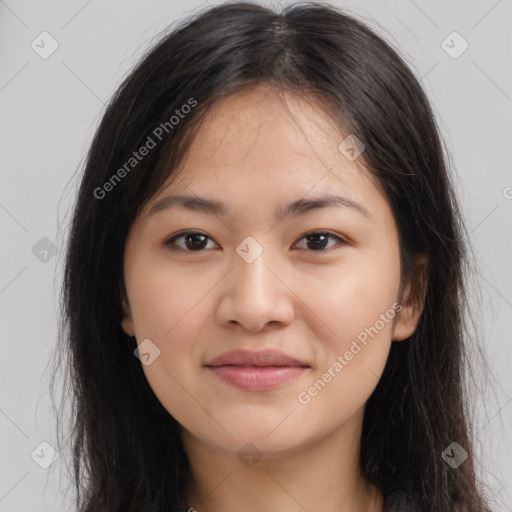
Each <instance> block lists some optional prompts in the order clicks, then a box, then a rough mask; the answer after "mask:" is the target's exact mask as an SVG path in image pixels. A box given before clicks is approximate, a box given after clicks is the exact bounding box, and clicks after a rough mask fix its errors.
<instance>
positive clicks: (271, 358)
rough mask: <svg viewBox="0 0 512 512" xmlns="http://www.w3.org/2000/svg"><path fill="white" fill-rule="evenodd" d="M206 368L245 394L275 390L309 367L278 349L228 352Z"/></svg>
mask: <svg viewBox="0 0 512 512" xmlns="http://www.w3.org/2000/svg"><path fill="white" fill-rule="evenodd" d="M205 366H206V367H207V368H208V369H209V370H210V371H212V372H213V373H214V374H215V375H216V376H217V377H219V378H221V379H222V380H223V381H224V382H226V383H228V384H230V385H232V386H235V387H237V388H240V389H244V390H246V391H267V390H271V389H276V388H278V387H280V386H282V385H283V384H285V383H287V382H289V381H291V380H293V379H295V378H297V377H299V376H300V375H301V374H302V373H303V372H304V371H306V370H307V369H308V368H310V366H309V365H308V364H306V363H304V362H302V361H299V360H297V359H295V358H293V357H290V356H288V355H286V354H284V353H283V352H279V351H276V350H264V351H260V352H252V351H247V350H236V351H232V352H226V353H224V354H221V355H220V356H218V357H216V358H215V359H213V360H212V361H211V362H210V363H208V364H206V365H205Z"/></svg>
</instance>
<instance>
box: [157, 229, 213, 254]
mask: <svg viewBox="0 0 512 512" xmlns="http://www.w3.org/2000/svg"><path fill="white" fill-rule="evenodd" d="M180 239H182V242H181V243H180V244H178V243H177V241H178V240H180ZM208 239H210V237H208V236H206V235H205V234H203V233H200V232H198V231H185V232H183V233H179V234H178V235H174V236H172V237H171V238H169V239H168V240H166V241H165V242H164V244H163V245H164V246H165V247H167V248H169V250H171V251H175V252H200V251H202V250H203V249H205V247H206V243H207V240H208ZM210 240H211V239H210Z"/></svg>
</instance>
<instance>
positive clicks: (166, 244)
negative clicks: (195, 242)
mask: <svg viewBox="0 0 512 512" xmlns="http://www.w3.org/2000/svg"><path fill="white" fill-rule="evenodd" d="M186 235H203V236H205V237H206V238H208V239H210V240H212V239H211V238H210V237H209V236H207V235H205V234H204V233H201V232H200V231H182V232H181V233H178V234H176V235H173V236H171V237H170V238H168V239H167V240H165V241H164V242H163V244H162V245H163V246H164V247H166V248H167V249H168V250H170V251H172V252H181V253H201V252H204V251H205V250H206V249H198V250H197V251H191V250H187V249H181V248H176V245H175V241H176V240H178V239H179V238H182V237H184V236H186ZM311 235H327V236H328V237H330V238H336V239H337V240H338V241H339V243H341V245H346V244H348V242H347V240H345V239H343V238H341V237H340V236H338V235H334V234H333V233H330V232H328V231H321V230H318V231H308V232H307V233H305V234H304V235H302V236H301V237H300V238H299V240H303V239H304V238H307V237H308V236H311ZM329 249H332V247H329V248H326V249H319V250H316V251H315V250H307V249H305V250H306V251H308V252H314V253H325V252H327V251H328V250H329ZM338 249H339V247H338ZM334 250H336V249H334Z"/></svg>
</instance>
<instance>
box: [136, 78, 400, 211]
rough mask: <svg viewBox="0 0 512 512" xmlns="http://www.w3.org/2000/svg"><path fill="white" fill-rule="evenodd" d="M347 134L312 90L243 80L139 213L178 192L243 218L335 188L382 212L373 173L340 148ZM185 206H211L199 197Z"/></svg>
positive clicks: (220, 103)
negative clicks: (302, 92) (307, 93)
mask: <svg viewBox="0 0 512 512" xmlns="http://www.w3.org/2000/svg"><path fill="white" fill-rule="evenodd" d="M346 137H347V133H345V132H344V131H343V129H341V128H340V127H339V126H338V125H337V124H336V123H335V122H334V121H333V120H332V119H331V118H330V117H329V116H328V115H326V114H325V111H324V109H323V108H322V105H320V104H319V103H315V101H314V100H313V98H310V97H299V96H296V95H291V94H282V93H279V92H278V91H277V90H276V89H273V88H270V87H267V86H255V87H251V88H246V89H244V90H242V91H239V92H237V93H235V94H233V95H231V96H228V97H225V98H223V99H221V100H218V101H216V102H215V103H214V104H213V106H212V108H211V109H210V110H209V112H208V114H207V115H206V116H205V118H204V121H203V122H202V124H201V126H200V128H199V130H198V131H197V133H196V136H195V138H194V140H193V141H192V143H191V144H190V146H189V147H188V149H187V152H186V154H185V157H184V159H183V160H182V162H181V164H180V166H179V167H178V168H177V169H176V170H175V171H174V172H173V173H172V174H171V175H170V177H169V179H168V180H167V182H166V183H165V184H164V185H163V187H161V188H160V190H159V191H158V192H157V193H156V194H154V196H153V197H152V199H151V200H150V201H149V202H148V204H146V206H145V207H144V210H143V212H142V215H141V216H142V217H143V218H144V219H148V218H149V217H150V216H151V215H152V212H153V213H154V211H155V209H156V210H158V209H159V205H158V203H160V205H161V204H162V203H163V204H164V207H163V208H161V210H164V209H166V208H165V206H166V205H165V202H166V198H167V197H168V196H170V195H172V196H175V195H177V194H179V195H180V196H188V197H189V199H190V197H194V196H195V197H197V198H207V199H209V200H211V201H213V202H222V203H224V204H225V205H226V208H225V210H229V212H231V213H229V215H228V216H229V217H230V218H233V216H235V217H236V218H237V219H238V220H240V221H242V220H243V219H246V218H247V219H250V220H251V221H252V220H254V219H256V217H257V216H259V215H260V214H261V216H262V217H263V215H271V216H273V218H279V217H283V216H285V215H286V212H287V211H288V212H290V211H291V210H290V208H289V207H290V206H291V207H292V209H293V205H292V203H297V202H299V200H302V201H304V200H306V199H312V200H315V199H316V198H320V197H325V196H327V195H332V196H338V197H339V196H341V197H342V198H343V199H344V200H346V201H347V202H352V203H356V204H358V205H360V206H361V207H362V208H360V210H366V212H367V213H368V214H369V215H367V218H372V217H373V218H378V217H379V216H381V217H382V216H383V217H382V218H383V220H384V217H389V214H390V209H389V206H388V203H387V200H386V198H385V196H384V194H383V193H382V191H381V188H380V185H379V183H378V182H377V179H376V178H375V177H374V176H373V175H372V174H371V173H370V172H369V171H368V169H366V167H365V165H364V164H363V159H362V157H359V158H358V159H356V160H353V161H351V160H349V159H348V158H347V157H346V156H345V155H344V154H343V153H342V152H341V151H340V150H339V145H340V142H341V141H343V140H344V138H346ZM171 203H172V200H171V202H170V203H169V204H171ZM194 203H196V204H195V205H194ZM178 204H179V202H178ZM181 204H182V205H183V201H182V202H181ZM175 205H176V203H175ZM175 205H174V206H175ZM167 206H169V205H167ZM188 206H191V208H189V211H192V210H194V209H196V211H199V210H202V211H207V210H208V209H209V208H210V206H205V205H204V204H203V205H198V202H197V201H192V203H191V202H190V201H188V205H187V207H188ZM196 206H197V208H196ZM300 208H302V206H299V209H300ZM306 208H308V206H306ZM313 209H314V208H311V209H310V211H311V210H313ZM267 210H268V211H267ZM303 210H304V209H303ZM355 210H357V207H356V208H355V209H353V213H355ZM295 211H299V210H298V209H296V210H295ZM345 211H347V212H348V211H349V210H348V209H345ZM219 212H220V211H219ZM219 212H217V213H219ZM263 212H265V213H263ZM268 212H270V213H268ZM210 213H213V214H216V213H215V212H213V210H211V211H210ZM360 213H361V211H360ZM363 213H364V212H363Z"/></svg>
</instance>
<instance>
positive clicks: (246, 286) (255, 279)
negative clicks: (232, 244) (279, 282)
mask: <svg viewBox="0 0 512 512" xmlns="http://www.w3.org/2000/svg"><path fill="white" fill-rule="evenodd" d="M259 238H260V240H261V239H262V238H263V237H261V236H260V237H259ZM274 250H275V248H274ZM235 252H236V257H235V259H234V265H235V274H236V276H235V280H236V284H237V285H240V288H242V289H243V290H244V292H245V294H246V295H253V294H254V295H258V293H262V292H265V290H266V289H267V288H268V286H269V285H270V286H271V287H272V284H275V283H269V281H273V280H275V279H276V277H275V275H273V273H272V272H271V271H270V269H269V268H268V266H270V267H272V262H271V260H273V261H274V266H275V258H272V247H271V245H270V244H269V243H266V242H265V241H264V242H263V243H260V242H258V240H256V238H254V237H253V236H247V237H246V238H245V239H244V240H242V242H240V244H239V245H238V246H237V248H236V251H235ZM254 292H256V293H254Z"/></svg>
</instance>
